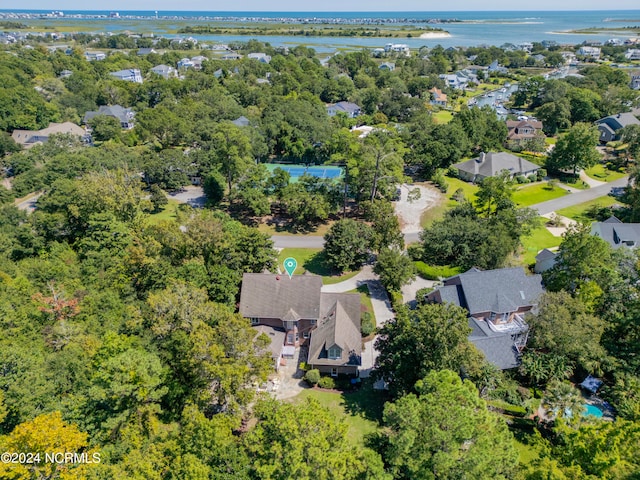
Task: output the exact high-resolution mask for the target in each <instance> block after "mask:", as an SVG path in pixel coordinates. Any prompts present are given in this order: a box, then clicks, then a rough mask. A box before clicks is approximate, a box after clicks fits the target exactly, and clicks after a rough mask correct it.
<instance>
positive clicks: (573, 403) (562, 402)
mask: <svg viewBox="0 0 640 480" xmlns="http://www.w3.org/2000/svg"><path fill="white" fill-rule="evenodd" d="M542 408H544V412H545V415H546V416H547V417H549V418H552V419H554V420H558V419H564V420H566V421H567V422H568V423H571V422H574V421H576V420H577V419H579V418H580V416H581V414H582V412H583V411H584V401H583V399H582V397H581V396H580V394H579V393H578V390H577V389H576V388H575V387H574V386H573V385H571V383H569V382H566V381H564V382H561V381H558V380H554V381H553V382H551V383H549V386H548V388H547V391H546V393H545V395H544V397H543V399H542Z"/></svg>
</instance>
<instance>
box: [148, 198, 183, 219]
mask: <svg viewBox="0 0 640 480" xmlns="http://www.w3.org/2000/svg"><path fill="white" fill-rule="evenodd" d="M168 200H169V203H167V204H166V205H165V206H164V207H163V208H162V210H160V211H159V212H158V213H152V214H151V215H149V222H151V223H152V224H157V223H160V222H162V221H166V220H175V219H176V210H177V209H178V205H180V202H178V201H177V200H175V199H173V198H169V199H168Z"/></svg>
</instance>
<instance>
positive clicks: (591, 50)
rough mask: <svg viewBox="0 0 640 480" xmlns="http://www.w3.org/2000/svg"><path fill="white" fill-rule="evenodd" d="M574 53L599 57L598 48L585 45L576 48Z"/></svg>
mask: <svg viewBox="0 0 640 480" xmlns="http://www.w3.org/2000/svg"><path fill="white" fill-rule="evenodd" d="M576 55H582V56H583V57H589V58H594V59H596V60H597V59H599V58H600V48H599V47H589V46H586V45H585V46H582V47H580V48H579V49H578V51H577V52H576Z"/></svg>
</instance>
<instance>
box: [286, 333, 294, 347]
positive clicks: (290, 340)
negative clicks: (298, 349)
mask: <svg viewBox="0 0 640 480" xmlns="http://www.w3.org/2000/svg"><path fill="white" fill-rule="evenodd" d="M287 345H293V333H289V334H287Z"/></svg>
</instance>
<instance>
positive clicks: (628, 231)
mask: <svg viewBox="0 0 640 480" xmlns="http://www.w3.org/2000/svg"><path fill="white" fill-rule="evenodd" d="M591 235H595V236H596V237H600V238H602V239H603V240H604V241H605V242H607V243H608V244H609V245H611V247H612V248H620V247H630V248H634V247H637V246H640V223H622V222H621V221H620V220H618V219H617V218H616V217H611V218H609V219H607V220H606V221H604V222H594V223H593V224H592V225H591Z"/></svg>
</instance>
